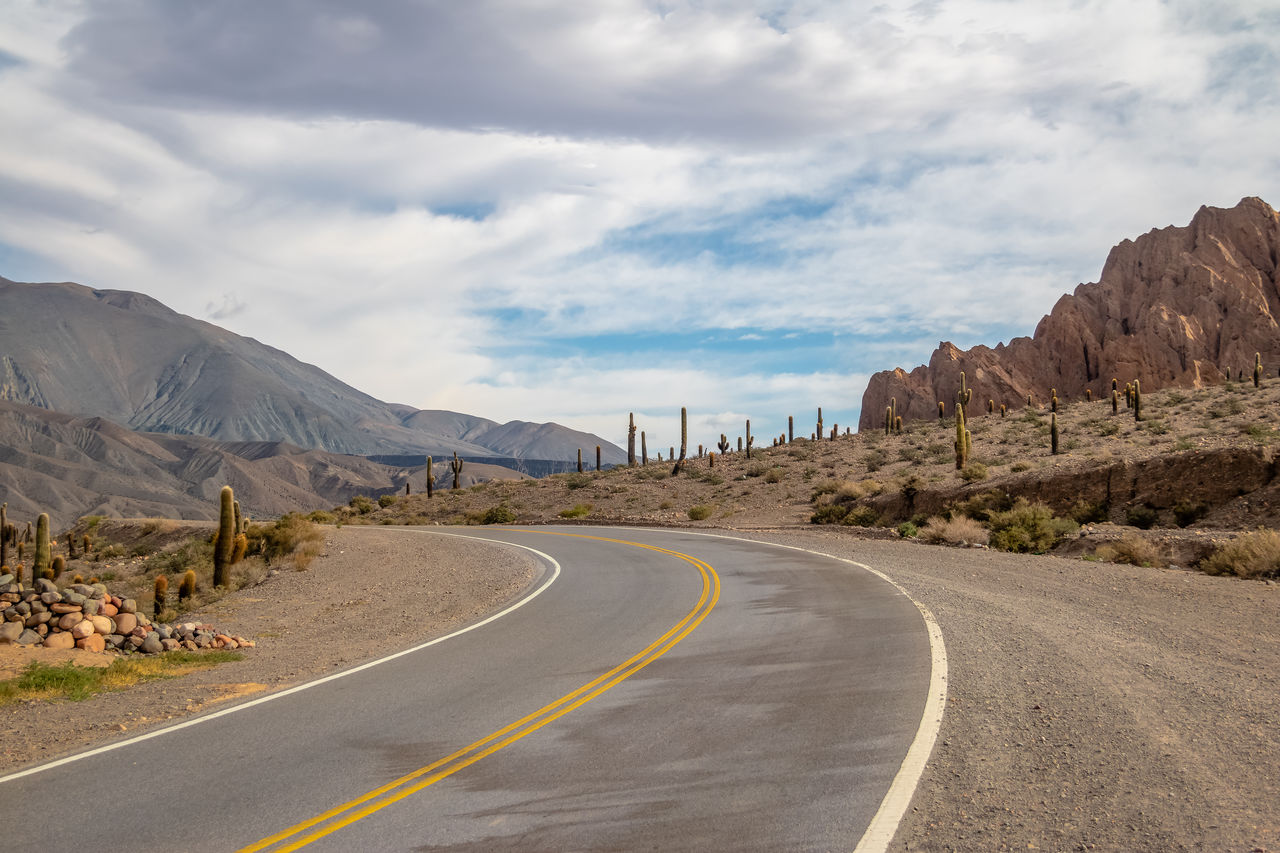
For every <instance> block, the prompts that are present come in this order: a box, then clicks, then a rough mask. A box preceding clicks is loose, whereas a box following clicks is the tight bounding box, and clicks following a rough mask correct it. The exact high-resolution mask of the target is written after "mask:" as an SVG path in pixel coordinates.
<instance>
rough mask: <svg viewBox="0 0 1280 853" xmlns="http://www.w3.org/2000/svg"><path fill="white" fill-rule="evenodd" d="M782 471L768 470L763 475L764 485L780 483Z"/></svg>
mask: <svg viewBox="0 0 1280 853" xmlns="http://www.w3.org/2000/svg"><path fill="white" fill-rule="evenodd" d="M784 473H785V472H784V471H783V470H782V469H781V468H770V469H769V472H768V473H767V474H765V475H764V481H765V482H766V483H781V482H782V477H783V475H784Z"/></svg>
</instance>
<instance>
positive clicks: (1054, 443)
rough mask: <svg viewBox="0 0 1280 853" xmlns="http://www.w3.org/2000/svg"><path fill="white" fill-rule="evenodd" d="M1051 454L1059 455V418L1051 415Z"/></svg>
mask: <svg viewBox="0 0 1280 853" xmlns="http://www.w3.org/2000/svg"><path fill="white" fill-rule="evenodd" d="M1049 452H1050V453H1052V454H1053V455H1054V456H1057V455H1058V416H1057V415H1056V414H1052V415H1049Z"/></svg>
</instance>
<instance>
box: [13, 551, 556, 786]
mask: <svg viewBox="0 0 1280 853" xmlns="http://www.w3.org/2000/svg"><path fill="white" fill-rule="evenodd" d="M393 529H395V528H393ZM400 530H402V531H403V532H411V533H426V534H433V535H436V536H452V537H455V538H458V539H472V540H476V541H479V542H492V543H494V544H495V545H509V546H511V547H512V548H520V549H522V550H524V551H530V552H532V553H534V554H537V555H538V556H539V557H541V558H543V559H544V560H546V561H547V562H548V563H549V564H550V565H551V576H550V577H549V578H547V579H546V580H545V581H543V582H542V583H541V584H540V585H539V586H538V588H537V589H535V590H534V591H533V592H531V593H529V594H528V595H526V596H525V597H524V598H522V599H520V600H519V601H517V602H516V603H514V604H512V605H510V606H509V607H507V608H505V609H503V610H500V611H498V612H497V613H494V614H492V615H490V616H488V617H486V618H484V619H482V620H480V621H479V622H474V623H472V624H470V625H468V626H467V627H465V628H460V629H458V630H457V631H454V632H453V633H451V634H446V635H445V636H443V637H436V638H435V639H434V640H428V641H427V642H425V643H421V644H419V645H417V646H414V647H413V648H411V649H405V650H403V651H399V652H395V653H394V654H390V655H387V656H386V657H381V658H378V659H377V660H371V661H368V662H367V663H362V664H360V665H359V666H354V667H352V668H351V669H344V670H343V671H342V672H335V673H333V674H332V675H326V676H325V677H323V678H317V679H316V680H315V681H308V682H306V683H305V684H299V685H297V686H295V687H290V688H289V689H287V690H281V691H280V692H278V693H270V694H268V695H266V696H260V697H258V698H257V699H252V700H250V701H248V702H243V703H241V704H239V705H233V706H231V707H230V708H223V709H222V710H221V711H215V712H214V713H212V714H205V715H204V716H200V717H194V718H192V719H190V720H184V721H182V722H181V723H175V724H174V725H172V726H165V727H164V728H161V729H156V730H155V731H150V732H147V733H146V734H141V735H137V736H136V737H131V738H128V739H127V740H122V741H117V742H115V743H109V744H107V745H106V746H99V747H97V748H95V749H90V750H86V751H85V752H79V753H76V754H75V755H68V756H66V757H65V758H59V759H57V760H56V761H50V762H49V763H48V764H39V765H36V766H35V767H28V768H27V769H26V770H19V771H18V772H16V773H10V774H9V775H8V776H0V785H3V784H4V783H5V782H12V781H14V780H15V779H21V778H23V777H24V776H32V775H34V774H36V773H40V772H42V771H45V770H52V769H53V768H55V767H61V766H63V765H64V764H70V763H71V762H73V761H79V760H81V759H82V758H90V757H92V756H95V755H101V754H102V753H104V752H111V751H112V750H116V749H121V748H123V747H126V746H131V745H133V744H135V743H141V742H142V741H144V740H150V739H151V738H154V737H160V735H165V734H169V733H170V732H176V731H179V730H181V729H185V728H189V727H191V726H196V725H199V724H200V723H206V722H208V721H209V720H216V719H217V718H218V717H225V716H227V715H228V714H234V713H236V712H237V711H244V710H246V709H248V708H252V707H254V706H255V705H262V704H264V703H266V702H272V701H274V700H276V699H282V698H284V697H285V696H291V695H293V694H294V693H301V692H302V691H303V690H310V689H311V688H312V687H318V686H319V685H321V684H327V683H328V682H330V681H337V680H338V679H339V678H346V677H347V676H348V675H355V674H356V673H357V672H363V671H364V670H366V669H372V668H373V667H375V666H378V665H379V664H384V663H387V662H388V661H393V660H395V659H396V658H400V657H404V656H405V655H411V654H413V653H414V652H420V651H422V650H423V649H425V648H427V647H429V646H434V645H436V644H437V643H443V642H444V641H445V640H452V639H453V638H454V637H457V636H460V635H462V634H465V633H467V632H468V631H474V630H475V629H476V628H479V627H482V626H484V625H488V624H489V623H490V622H493V621H495V620H497V619H501V618H502V617H503V616H506V615H507V614H508V613H511V612H513V611H515V610H519V609H520V608H521V607H524V606H525V605H526V604H528V603H529V602H530V601H533V600H534V599H535V598H537V597H538V596H539V595H541V594H542V593H543V592H544V591H545V590H546V589H547V587H549V586H551V584H552V583H554V582H555V580H556V578H558V577H560V563H558V562H557V561H556V559H555V558H554V557H552V556H551V555H550V554H544V553H543V552H542V551H539V550H537V549H536V548H530V547H529V546H527V545H519V544H517V543H515V542H507V541H504V540H502V539H485V538H482V537H479V536H467V535H464V534H459V533H445V532H443V531H436V530H404V528H400Z"/></svg>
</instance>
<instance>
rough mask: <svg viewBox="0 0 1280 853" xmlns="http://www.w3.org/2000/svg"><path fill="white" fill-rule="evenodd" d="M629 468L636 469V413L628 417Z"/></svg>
mask: <svg viewBox="0 0 1280 853" xmlns="http://www.w3.org/2000/svg"><path fill="white" fill-rule="evenodd" d="M627 418H628V421H627V467H628V468H634V467H636V413H635V412H632V413H631V414H630V415H628V416H627Z"/></svg>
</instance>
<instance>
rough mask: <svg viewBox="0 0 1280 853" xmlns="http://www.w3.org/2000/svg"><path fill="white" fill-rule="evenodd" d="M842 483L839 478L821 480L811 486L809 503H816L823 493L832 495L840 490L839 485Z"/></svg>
mask: <svg viewBox="0 0 1280 853" xmlns="http://www.w3.org/2000/svg"><path fill="white" fill-rule="evenodd" d="M842 485H844V483H843V482H841V481H840V480H823V481H822V482H821V483H819V484H818V485H816V486H814V487H813V494H812V495H811V496H810V497H809V502H810V503H816V502H817V500H818V498H820V497H822V496H823V495H834V494H835V493H836V492H838V491H840V487H841V486H842Z"/></svg>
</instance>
